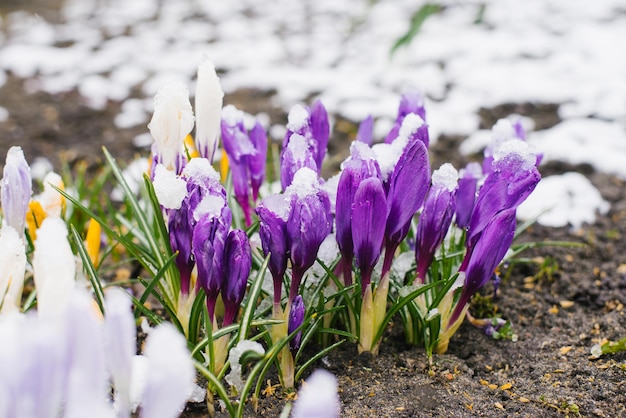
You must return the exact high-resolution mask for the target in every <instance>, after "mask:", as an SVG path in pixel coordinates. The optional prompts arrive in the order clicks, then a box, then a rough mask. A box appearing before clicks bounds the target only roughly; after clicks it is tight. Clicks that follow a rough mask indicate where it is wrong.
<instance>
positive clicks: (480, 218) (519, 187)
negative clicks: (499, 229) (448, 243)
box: [466, 139, 541, 246]
mask: <svg viewBox="0 0 626 418" xmlns="http://www.w3.org/2000/svg"><path fill="white" fill-rule="evenodd" d="M535 162H536V156H535V154H534V153H532V152H531V151H530V150H529V148H528V144H526V143H525V142H523V141H520V140H519V139H513V140H510V141H507V142H505V143H503V144H502V145H501V146H500V147H498V151H497V152H496V154H494V160H493V164H492V170H491V172H490V173H489V174H488V175H487V177H486V179H485V182H484V184H483V185H482V187H481V188H480V191H479V193H478V198H477V199H476V204H475V206H474V210H473V212H472V216H471V218H470V223H469V228H468V235H467V241H466V243H467V245H468V246H473V245H474V244H475V242H476V240H477V239H478V237H479V236H480V234H481V232H482V231H483V229H484V228H485V226H486V225H487V223H488V222H489V221H490V220H491V219H492V218H493V217H494V216H495V215H496V214H498V213H499V212H501V211H503V210H506V209H515V208H517V207H518V206H519V205H520V204H521V203H522V202H523V201H524V200H526V198H527V197H528V196H529V195H530V193H531V192H532V191H533V190H534V189H535V186H537V183H539V180H540V179H541V175H540V174H539V171H538V170H537V167H536V166H535Z"/></svg>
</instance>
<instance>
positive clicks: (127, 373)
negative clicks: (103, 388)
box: [104, 288, 137, 418]
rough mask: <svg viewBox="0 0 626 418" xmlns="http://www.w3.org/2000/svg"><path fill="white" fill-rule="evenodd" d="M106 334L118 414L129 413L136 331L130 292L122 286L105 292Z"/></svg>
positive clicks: (108, 360) (108, 364)
mask: <svg viewBox="0 0 626 418" xmlns="http://www.w3.org/2000/svg"><path fill="white" fill-rule="evenodd" d="M105 312H106V317H105V319H104V338H105V346H106V350H105V353H106V360H107V367H108V370H109V372H110V374H111V378H112V380H113V386H114V387H115V403H116V409H117V411H118V417H119V418H126V417H128V416H130V406H131V403H130V388H131V379H132V362H133V358H134V356H135V352H136V347H135V340H136V337H137V331H136V328H135V318H134V317H133V314H132V311H131V300H130V297H129V295H128V294H127V293H126V292H125V291H124V290H122V289H120V288H113V289H110V290H108V291H107V293H106V306H105Z"/></svg>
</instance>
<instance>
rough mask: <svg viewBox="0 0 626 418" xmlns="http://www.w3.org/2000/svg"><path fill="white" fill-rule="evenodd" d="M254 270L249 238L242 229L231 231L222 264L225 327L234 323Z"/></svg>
mask: <svg viewBox="0 0 626 418" xmlns="http://www.w3.org/2000/svg"><path fill="white" fill-rule="evenodd" d="M251 268H252V251H251V249H250V241H249V240H248V236H247V235H246V233H245V232H244V231H242V230H241V229H235V230H232V231H230V233H229V234H228V237H227V238H226V245H225V248H224V259H223V264H222V272H223V273H222V275H223V276H222V300H223V301H224V322H223V326H227V325H230V324H232V323H233V320H234V318H235V316H236V315H237V310H238V309H239V305H240V304H241V301H242V300H243V297H244V295H245V293H246V286H247V284H248V276H249V275H250V269H251Z"/></svg>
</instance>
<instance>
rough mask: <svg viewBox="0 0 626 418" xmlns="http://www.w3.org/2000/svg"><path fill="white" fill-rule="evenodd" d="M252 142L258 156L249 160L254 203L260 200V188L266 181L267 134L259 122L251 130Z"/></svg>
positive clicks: (253, 156) (255, 155)
mask: <svg viewBox="0 0 626 418" xmlns="http://www.w3.org/2000/svg"><path fill="white" fill-rule="evenodd" d="M250 141H252V144H253V145H254V148H255V149H256V154H254V155H252V156H250V157H249V159H248V163H249V169H250V184H251V186H252V201H254V202H256V201H257V199H258V198H259V188H260V187H261V185H262V184H263V180H265V166H266V163H267V132H266V131H265V128H264V127H263V125H261V123H260V122H259V121H257V122H256V123H255V124H254V126H253V127H252V129H251V130H250Z"/></svg>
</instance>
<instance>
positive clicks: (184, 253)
mask: <svg viewBox="0 0 626 418" xmlns="http://www.w3.org/2000/svg"><path fill="white" fill-rule="evenodd" d="M188 205H189V200H188V199H183V203H182V204H181V207H180V209H177V210H171V211H169V219H168V230H169V236H170V246H171V247H172V251H174V252H177V254H176V260H174V262H175V263H176V267H177V268H178V271H179V273H180V291H181V293H182V294H183V295H188V294H189V287H190V283H191V272H192V270H193V267H194V266H195V264H196V263H195V261H194V259H193V256H192V253H191V237H192V235H193V227H192V224H191V222H190V220H189V207H188Z"/></svg>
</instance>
